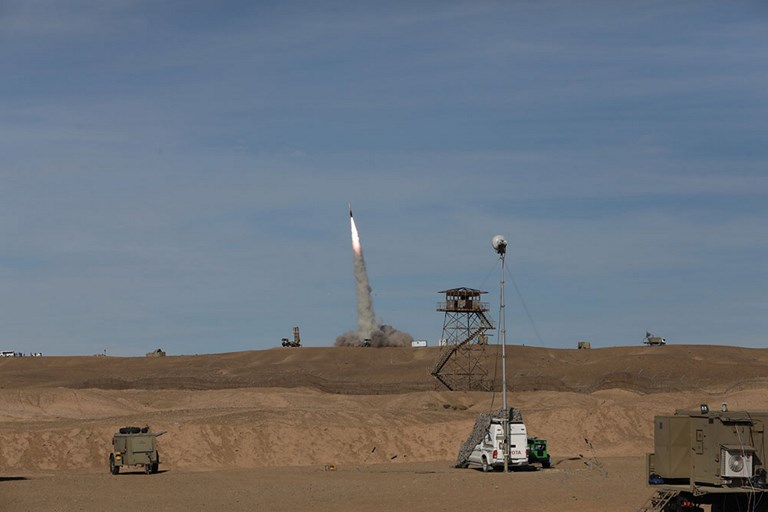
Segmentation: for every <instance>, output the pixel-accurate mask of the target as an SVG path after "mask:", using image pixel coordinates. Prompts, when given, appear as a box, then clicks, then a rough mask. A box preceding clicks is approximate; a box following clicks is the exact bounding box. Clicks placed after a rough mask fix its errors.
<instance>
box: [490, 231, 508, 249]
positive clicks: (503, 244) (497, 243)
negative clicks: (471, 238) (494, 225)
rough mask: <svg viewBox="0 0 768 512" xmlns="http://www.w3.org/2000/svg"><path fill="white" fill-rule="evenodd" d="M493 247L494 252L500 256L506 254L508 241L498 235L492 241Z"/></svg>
mask: <svg viewBox="0 0 768 512" xmlns="http://www.w3.org/2000/svg"><path fill="white" fill-rule="evenodd" d="M491 245H492V246H493V250H494V251H496V252H497V253H499V254H504V253H505V252H506V251H507V241H506V240H505V239H504V237H503V236H501V235H496V236H495V237H493V238H492V239H491Z"/></svg>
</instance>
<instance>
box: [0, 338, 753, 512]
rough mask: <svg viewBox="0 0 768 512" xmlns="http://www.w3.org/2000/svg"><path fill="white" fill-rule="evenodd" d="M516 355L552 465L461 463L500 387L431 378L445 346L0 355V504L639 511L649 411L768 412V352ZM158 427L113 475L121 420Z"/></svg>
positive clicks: (517, 351) (521, 402)
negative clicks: (478, 388)
mask: <svg viewBox="0 0 768 512" xmlns="http://www.w3.org/2000/svg"><path fill="white" fill-rule="evenodd" d="M511 352H512V355H513V358H512V364H511V367H512V368H513V369H514V370H513V371H512V372H510V373H511V375H510V384H511V385H512V391H511V393H510V401H511V404H512V405H514V406H516V407H519V408H520V409H522V411H523V414H524V417H525V421H526V424H527V426H528V429H529V433H530V434H532V435H538V436H540V437H544V438H546V439H548V440H549V442H550V450H551V453H552V454H553V458H554V460H555V462H556V466H555V467H554V468H553V469H551V470H548V471H538V472H522V473H521V472H518V473H514V474H511V475H505V474H502V473H496V474H484V473H482V472H480V471H475V470H472V469H465V470H459V469H453V468H452V467H451V466H452V462H453V461H454V459H455V457H456V452H457V450H458V447H459V445H460V444H461V443H462V441H463V440H464V438H465V437H466V436H467V434H468V433H469V431H470V430H471V427H472V425H473V423H474V420H475V418H476V417H477V415H478V414H479V413H481V412H486V411H488V410H490V409H492V408H497V407H498V406H499V405H500V400H501V398H500V396H499V394H498V393H483V392H449V391H440V390H435V382H434V380H432V378H431V377H430V376H429V371H428V370H429V368H430V367H431V365H432V364H433V362H434V359H435V357H436V356H437V352H436V351H434V350H412V349H338V348H327V349H279V350H268V351H259V352H243V353H237V354H219V355H207V356H177V357H166V358H157V359H148V358H111V357H80V358H75V357H68V358H48V357H43V358H21V359H5V360H0V511H6V510H14V511H15V510H36V511H37V510H62V511H64V510H67V511H69V510H83V511H97V510H106V509H108V508H113V507H115V508H122V507H127V504H128V503H132V504H134V505H135V506H136V507H139V508H141V507H144V506H150V505H152V506H154V507H155V508H156V509H158V510H213V509H215V508H218V509H221V510H254V509H262V510H288V509H296V508H297V507H305V506H312V507H313V509H316V510H341V511H344V510H400V509H408V510H466V508H467V507H468V506H472V505H476V504H481V505H482V504H487V505H488V506H493V505H494V504H498V503H499V502H504V501H508V502H509V503H510V504H511V505H510V506H516V507H518V508H519V509H521V510H563V509H568V510H574V511H582V510H583V511H587V510H637V508H638V507H639V506H640V505H641V504H642V503H643V502H644V500H645V499H646V498H647V496H648V495H649V494H650V491H649V490H648V489H647V488H646V487H645V485H644V479H643V470H644V459H643V456H644V454H645V453H646V452H649V451H652V446H653V440H652V421H653V416H654V415H656V414H669V413H671V412H673V411H674V410H675V409H678V408H681V409H697V408H698V405H699V404H700V403H703V402H705V403H709V404H710V405H712V406H719V404H720V402H722V401H727V402H728V403H729V406H730V407H731V408H732V409H768V390H766V389H764V383H765V379H766V377H763V376H764V375H765V376H768V351H763V350H747V349H740V348H729V347H695V346H687V347H682V346H678V347H654V348H647V347H639V348H635V347H625V348H616V349H601V350H592V351H576V350H552V349H537V348H533V347H514V348H513V350H512V351H511ZM515 382H517V383H523V382H525V383H527V384H526V385H523V384H519V385H518V386H517V387H515V385H514V383H515ZM665 383H666V384H665ZM145 424H149V425H151V427H152V428H153V429H154V430H155V431H167V433H166V434H165V435H164V436H162V437H160V438H159V451H160V454H161V467H160V469H161V473H159V474H157V475H150V476H147V475H144V474H143V473H127V474H122V473H121V474H120V475H117V476H112V475H110V474H109V473H108V471H107V457H108V454H109V452H110V448H111V445H110V440H111V435H112V433H114V432H115V431H116V429H117V428H118V427H119V426H123V425H145ZM328 465H333V466H335V467H336V468H337V470H336V471H324V470H323V468H324V467H325V466H328ZM116 504H120V505H119V507H118V506H117V505H116ZM132 508H135V507H132Z"/></svg>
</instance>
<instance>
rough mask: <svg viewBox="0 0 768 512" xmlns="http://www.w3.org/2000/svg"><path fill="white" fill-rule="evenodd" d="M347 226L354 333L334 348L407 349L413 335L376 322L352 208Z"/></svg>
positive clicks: (343, 336) (341, 336)
mask: <svg viewBox="0 0 768 512" xmlns="http://www.w3.org/2000/svg"><path fill="white" fill-rule="evenodd" d="M349 223H350V229H351V231H352V250H353V252H354V270H355V291H356V297H357V331H350V332H346V333H344V334H342V335H340V336H338V337H337V338H336V346H337V347H366V346H370V347H406V346H408V345H410V343H411V341H413V336H411V335H410V334H408V333H405V332H402V331H398V330H397V329H395V328H394V327H392V326H391V325H380V324H379V323H378V322H377V321H376V315H375V313H374V311H373V299H372V298H371V286H370V284H369V283H368V271H367V270H366V268H365V258H364V257H363V246H362V245H361V244H360V236H359V235H358V233H357V226H356V225H355V219H354V217H352V208H351V207H350V210H349Z"/></svg>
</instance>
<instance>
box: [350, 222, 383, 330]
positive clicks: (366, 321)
mask: <svg viewBox="0 0 768 512" xmlns="http://www.w3.org/2000/svg"><path fill="white" fill-rule="evenodd" d="M349 223H350V224H351V229H352V250H353V251H354V253H355V256H354V263H355V290H356V291H357V330H358V334H360V338H362V339H364V340H366V339H368V340H370V339H371V335H372V334H373V332H374V331H375V330H376V329H377V328H378V327H379V326H378V325H377V324H376V315H375V314H374V312H373V299H372V298H371V286H370V285H369V284H368V272H367V271H366V269H365V258H364V257H363V247H362V246H361V245H360V236H359V235H358V234H357V226H355V219H354V217H352V216H350V217H349Z"/></svg>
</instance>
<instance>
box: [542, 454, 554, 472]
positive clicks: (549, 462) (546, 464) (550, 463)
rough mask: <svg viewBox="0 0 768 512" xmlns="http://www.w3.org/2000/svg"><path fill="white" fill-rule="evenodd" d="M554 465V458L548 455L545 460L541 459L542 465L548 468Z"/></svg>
mask: <svg viewBox="0 0 768 512" xmlns="http://www.w3.org/2000/svg"><path fill="white" fill-rule="evenodd" d="M551 465H552V458H551V457H549V456H547V458H546V459H545V460H543V461H541V467H542V468H544V469H546V468H548V467H550V466H551Z"/></svg>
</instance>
